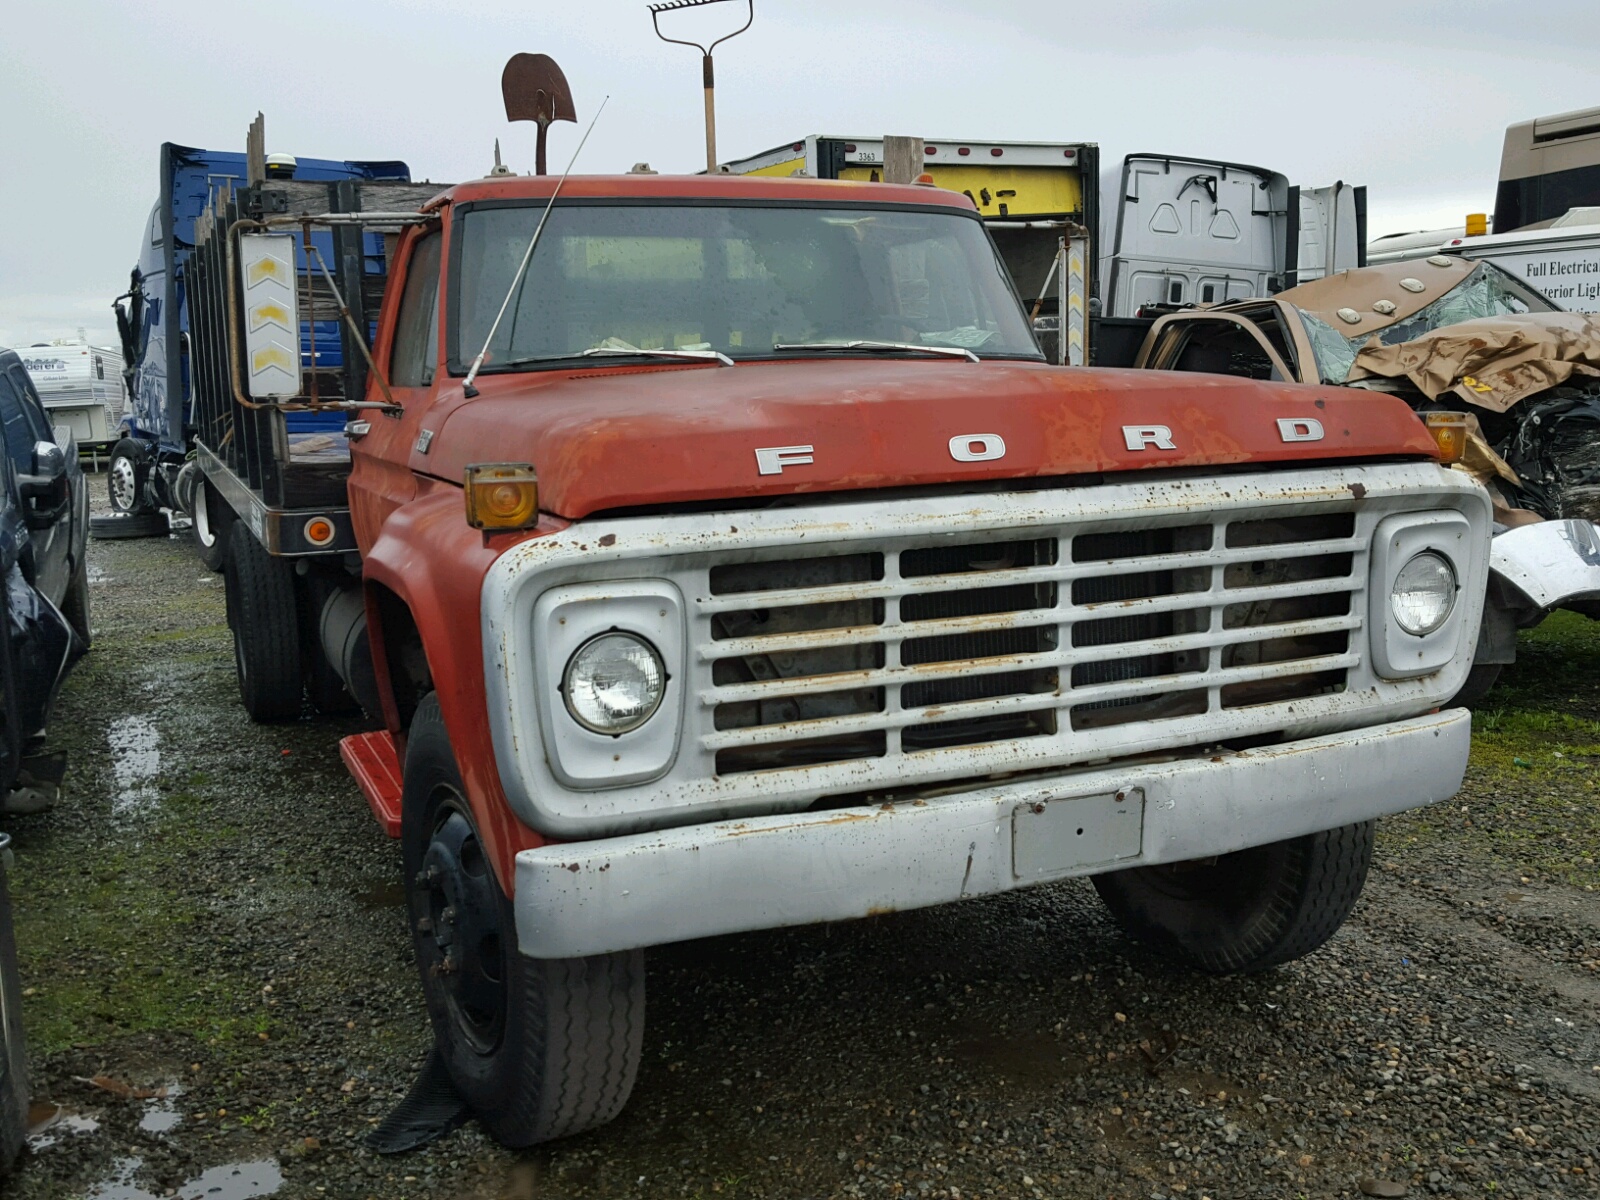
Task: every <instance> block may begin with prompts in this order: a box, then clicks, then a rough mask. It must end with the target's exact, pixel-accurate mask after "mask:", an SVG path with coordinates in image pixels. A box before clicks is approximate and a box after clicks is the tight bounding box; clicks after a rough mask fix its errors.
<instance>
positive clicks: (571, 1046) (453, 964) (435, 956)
mask: <svg viewBox="0 0 1600 1200" xmlns="http://www.w3.org/2000/svg"><path fill="white" fill-rule="evenodd" d="M402 812H403V816H402V818H401V832H400V837H401V842H402V851H403V855H404V858H405V872H406V878H405V883H406V901H407V910H408V912H409V915H410V919H411V927H412V938H413V943H414V945H415V947H416V954H417V968H418V971H419V972H420V973H421V976H422V991H423V996H424V998H425V999H426V1001H427V1006H428V1016H429V1019H430V1020H431V1022H432V1024H433V1032H434V1038H435V1041H436V1044H437V1046H438V1048H439V1051H440V1053H441V1054H442V1055H443V1056H444V1060H445V1063H446V1065H447V1066H448V1068H449V1071H450V1078H451V1080H452V1082H454V1084H455V1086H456V1090H457V1091H458V1092H459V1093H460V1094H461V1097H462V1099H464V1100H465V1101H466V1102H467V1103H468V1104H469V1105H471V1106H472V1108H473V1109H474V1111H475V1112H476V1113H477V1115H478V1119H479V1120H480V1121H481V1122H482V1123H483V1124H484V1126H485V1127H486V1128H487V1129H488V1130H489V1132H490V1133H492V1134H493V1135H494V1137H495V1138H496V1139H497V1140H498V1141H499V1142H500V1143H501V1144H502V1145H505V1146H509V1147H521V1146H531V1145H534V1144H536V1143H538V1142H546V1141H550V1140H551V1139H553V1138H559V1137H566V1136H568V1135H570V1134H575V1133H581V1132H583V1131H584V1130H587V1129H593V1128H596V1127H597V1126H600V1125H604V1124H605V1123H606V1122H607V1121H610V1120H611V1119H612V1118H613V1117H615V1116H616V1115H617V1114H618V1113H619V1112H621V1111H622V1107H623V1105H624V1104H626V1103H627V1100H628V1096H629V1094H630V1093H631V1092H632V1091H633V1084H634V1079H635V1077H636V1076H637V1074H638V1070H639V1059H640V1056H641V1053H642V1050H643V1037H644V952H643V951H641V950H632V951H624V952H622V953H618V954H603V955H596V956H594V957H592V958H569V959H534V958H529V957H527V956H526V955H524V954H523V953H522V952H521V951H520V950H519V949H518V948H517V934H516V923H515V917H514V913H513V909H512V905H511V901H510V899H509V898H508V897H507V896H506V894H505V892H504V891H502V890H501V887H500V884H499V883H498V882H497V881H496V879H495V875H494V871H493V869H492V867H491V866H490V864H489V862H488V860H487V858H486V857H485V855H484V852H483V847H482V843H481V842H480V840H479V838H478V832H477V829H476V826H475V825H474V823H473V818H472V813H471V810H470V808H469V807H468V804H467V801H466V790H465V787H464V786H463V784H462V781H461V772H460V770H459V769H458V768H457V766H456V760H455V754H454V752H453V751H452V750H451V748H450V741H449V738H448V736H447V734H446V732H445V728H444V722H443V720H442V719H441V718H440V715H439V702H438V699H437V698H436V697H435V696H432V695H430V696H428V697H427V698H426V699H424V700H423V702H422V704H421V705H420V706H419V707H418V709H417V714H416V717H415V719H414V720H413V721H412V724H411V730H410V733H409V735H408V738H407V746H406V762H405V783H404V799H403V807H402Z"/></svg>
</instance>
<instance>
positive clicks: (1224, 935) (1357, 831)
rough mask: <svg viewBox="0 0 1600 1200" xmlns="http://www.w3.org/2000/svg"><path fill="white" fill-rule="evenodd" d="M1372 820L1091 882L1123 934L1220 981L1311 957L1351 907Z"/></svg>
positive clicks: (1363, 871)
mask: <svg viewBox="0 0 1600 1200" xmlns="http://www.w3.org/2000/svg"><path fill="white" fill-rule="evenodd" d="M1375 827H1376V822H1374V821H1363V822H1361V823H1360V824H1357V825H1346V826H1344V827H1342V828H1340V829H1330V830H1327V831H1325V832H1323V833H1313V834H1309V835H1307V836H1306V837H1298V838H1290V839H1288V840H1287V841H1282V842H1273V843H1271V844H1270V845H1266V846H1256V847H1253V848H1251V849H1249V850H1240V851H1238V852H1236V853H1234V854H1224V855H1221V856H1220V857H1218V858H1213V859H1205V860H1202V861H1199V862H1182V863H1170V864H1167V865H1165V866H1159V867H1132V868H1130V869H1128V870H1126V871H1113V872H1111V873H1110V874H1106V875H1096V876H1095V877H1094V886H1095V890H1096V891H1098V892H1099V893H1100V898H1101V899H1102V900H1104V901H1105V904H1106V907H1107V908H1109V909H1110V910H1111V915H1112V916H1114V917H1115V918H1116V920H1117V924H1119V925H1121V926H1122V929H1123V931H1124V932H1125V933H1127V934H1128V936H1129V937H1132V938H1133V939H1134V940H1136V941H1139V942H1142V943H1144V945H1145V946H1147V947H1148V948H1149V949H1151V950H1153V951H1155V952H1156V953H1157V954H1160V955H1162V956H1163V957H1166V958H1170V959H1174V960H1176V961H1178V962H1181V963H1184V964H1185V965H1187V966H1191V967H1196V968H1198V969H1199V970H1202V971H1207V972H1210V973H1211V974H1214V975H1227V974H1232V973H1235V972H1250V971H1264V970H1266V969H1267V968H1268V967H1275V966H1278V965H1279V964H1281V963H1286V962H1290V961H1292V960H1294V959H1297V958H1300V957H1302V956H1304V955H1307V954H1310V953H1311V952H1312V951H1313V950H1315V949H1316V948H1317V947H1319V946H1321V945H1322V944H1323V943H1324V942H1326V941H1327V940H1328V939H1329V938H1330V937H1332V936H1333V935H1334V933H1335V932H1337V931H1338V928H1339V926H1341V925H1343V924H1344V920H1345V918H1346V917H1348V916H1349V915H1350V910H1351V909H1352V908H1354V907H1355V903H1356V900H1357V899H1358V898H1359V897H1360V895H1361V888H1362V886H1363V885H1364V884H1365V883H1366V879H1367V868H1368V867H1369V866H1370V865H1371V863H1372V841H1373V833H1374V829H1375Z"/></svg>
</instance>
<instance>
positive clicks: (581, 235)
mask: <svg viewBox="0 0 1600 1200" xmlns="http://www.w3.org/2000/svg"><path fill="white" fill-rule="evenodd" d="M542 212H543V205H541V204H519V205H512V206H504V207H481V208H475V209H471V210H469V211H468V212H467V213H466V214H465V215H464V216H463V218H462V219H461V222H460V224H459V226H458V230H459V235H458V240H459V250H458V255H459V257H458V259H457V266H458V271H457V276H456V277H457V279H458V280H459V282H458V284H457V286H456V288H455V289H454V290H455V301H454V308H455V311H454V314H453V316H454V320H453V323H452V348H451V364H452V369H453V370H457V369H459V364H462V363H466V362H470V361H471V360H472V359H473V358H474V357H475V356H476V355H477V353H478V351H479V349H480V348H481V347H482V346H483V340H484V338H485V337H486V336H488V332H489V329H490V327H491V326H492V325H493V323H494V319H495V314H496V313H497V312H498V311H499V310H500V305H501V303H502V302H503V301H504V300H505V298H506V291H507V289H508V288H510V287H511V282H512V280H513V279H514V278H515V276H516V272H517V267H518V264H519V263H521V261H522V256H523V254H524V253H525V252H526V251H527V248H528V241H529V239H530V238H531V237H532V236H533V231H534V228H535V227H536V226H537V225H538V222H539V217H540V214H541V213H542ZM843 342H893V343H905V344H908V345H910V346H911V347H912V349H911V350H908V351H905V352H906V353H915V347H917V346H928V347H946V348H956V349H965V350H972V351H975V352H976V353H978V354H980V355H982V356H984V357H1003V358H1004V357H1010V358H1035V359H1036V358H1039V357H1040V354H1039V350H1038V347H1037V345H1036V344H1035V343H1034V340H1033V335H1032V333H1031V331H1030V330H1029V328H1028V324H1027V321H1026V319H1025V317H1024V315H1023V313H1022V311H1021V306H1020V305H1019V303H1018V301H1017V299H1016V294H1015V292H1013V291H1012V289H1011V285H1010V283H1009V281H1008V279H1007V277H1006V275H1005V273H1004V270H1003V268H1002V266H1001V263H1000V260H999V258H998V256H997V255H996V254H995V251H994V247H993V245H992V243H991V242H990V241H989V237H988V234H987V233H986V232H985V230H984V229H983V227H982V226H981V225H980V224H979V223H978V222H977V221H976V220H974V219H972V218H970V217H966V216H962V215H961V214H959V213H956V212H928V211H920V210H915V209H867V208H817V207H809V206H807V207H801V206H783V205H774V204H753V205H735V204H728V205H722V204H718V205H703V204H700V205H694V204H666V205H663V204H649V205H624V204H569V205H558V206H557V207H556V208H555V209H554V210H553V211H552V212H551V214H550V219H549V221H548V222H547V223H546V225H545V229H544V233H543V234H542V235H541V236H540V239H539V245H538V248H537V249H536V250H535V251H534V254H533V260H532V262H531V263H530V264H529V266H528V271H527V274H526V275H525V276H524V278H523V281H522V283H521V285H520V286H519V287H518V288H517V293H516V294H515V295H514V296H512V298H511V303H510V304H509V305H508V306H507V308H506V315H505V317H504V319H503V320H502V321H501V322H500V328H499V329H498V330H497V331H496V333H495V337H494V342H493V343H492V344H491V345H490V347H489V356H488V359H487V360H486V363H485V366H484V370H486V371H494V370H506V369H511V368H515V367H519V366H523V367H526V366H531V365H535V364H537V363H539V362H540V361H555V360H564V359H569V358H573V357H579V356H582V355H583V353H584V352H585V351H586V350H594V349H602V350H608V351H612V352H622V353H624V354H626V353H627V352H628V351H630V350H640V351H643V350H700V351H718V352H721V353H724V354H727V355H728V356H729V357H731V358H734V359H740V358H774V357H787V356H789V355H798V354H805V353H811V352H815V348H816V344H817V343H843ZM775 346H786V347H790V349H787V350H784V351H781V352H780V351H775V350H774V347H775Z"/></svg>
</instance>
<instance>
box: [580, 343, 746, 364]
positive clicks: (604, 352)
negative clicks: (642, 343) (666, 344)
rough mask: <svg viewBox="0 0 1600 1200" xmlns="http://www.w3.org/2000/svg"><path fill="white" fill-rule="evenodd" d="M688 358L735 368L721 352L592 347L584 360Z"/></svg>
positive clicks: (584, 353)
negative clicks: (642, 356)
mask: <svg viewBox="0 0 1600 1200" xmlns="http://www.w3.org/2000/svg"><path fill="white" fill-rule="evenodd" d="M640 355H644V356H646V357H650V358H688V359H694V360H696V361H698V362H717V363H721V364H722V365H723V366H725V367H731V366H734V365H735V363H734V361H733V359H731V358H729V357H728V356H727V355H726V354H724V353H723V352H722V351H721V350H642V349H640V348H639V347H638V346H591V347H589V349H587V350H585V351H584V352H583V357H584V358H612V357H618V358H620V357H628V358H637V357H639V356H640Z"/></svg>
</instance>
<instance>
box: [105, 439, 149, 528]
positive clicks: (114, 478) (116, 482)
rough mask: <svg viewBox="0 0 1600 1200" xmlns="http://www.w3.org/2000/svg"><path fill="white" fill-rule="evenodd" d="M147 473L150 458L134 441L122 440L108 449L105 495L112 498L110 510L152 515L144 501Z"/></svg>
mask: <svg viewBox="0 0 1600 1200" xmlns="http://www.w3.org/2000/svg"><path fill="white" fill-rule="evenodd" d="M149 473H150V463H149V455H147V454H146V453H145V447H144V443H142V442H140V441H138V440H137V439H136V438H123V439H122V440H121V441H119V442H118V443H117V444H116V445H115V446H114V447H112V449H111V458H110V460H109V461H108V462H107V463H106V492H107V493H108V495H109V496H110V499H111V511H112V512H119V513H127V514H129V515H143V514H145V513H149V512H154V511H155V509H154V508H152V507H151V505H150V502H149V501H148V500H147V499H146V498H145V481H146V478H147V477H148V476H149Z"/></svg>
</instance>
